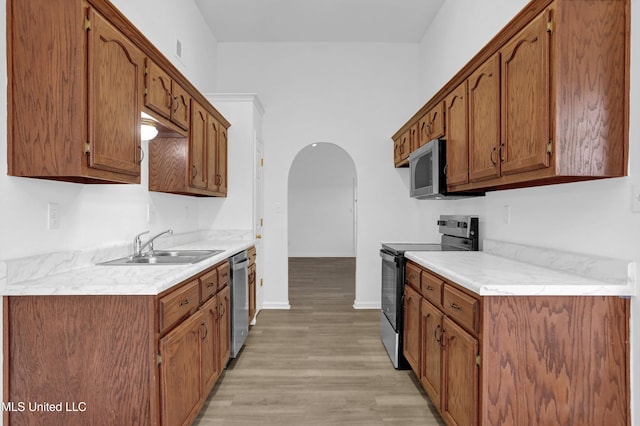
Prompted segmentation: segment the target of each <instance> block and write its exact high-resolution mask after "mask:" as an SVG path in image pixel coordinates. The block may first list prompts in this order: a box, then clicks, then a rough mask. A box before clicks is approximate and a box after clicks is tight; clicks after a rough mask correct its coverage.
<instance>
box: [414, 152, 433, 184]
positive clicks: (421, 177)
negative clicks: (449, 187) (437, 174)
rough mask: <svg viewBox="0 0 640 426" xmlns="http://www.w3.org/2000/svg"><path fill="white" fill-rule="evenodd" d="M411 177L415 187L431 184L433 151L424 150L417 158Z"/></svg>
mask: <svg viewBox="0 0 640 426" xmlns="http://www.w3.org/2000/svg"><path fill="white" fill-rule="evenodd" d="M413 178H414V182H415V187H416V189H419V188H430V187H432V186H433V151H429V152H426V153H425V154H424V155H422V156H421V157H420V158H418V160H417V162H416V166H415V169H414V176H413Z"/></svg>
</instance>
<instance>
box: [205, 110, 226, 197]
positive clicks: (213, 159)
mask: <svg viewBox="0 0 640 426" xmlns="http://www.w3.org/2000/svg"><path fill="white" fill-rule="evenodd" d="M207 120H208V121H207V165H208V169H207V175H208V178H207V189H208V190H210V191H213V192H218V181H219V179H218V167H217V165H218V145H219V143H218V140H219V138H220V127H222V126H221V125H220V123H218V121H217V120H216V119H215V118H214V117H212V116H211V115H209V116H208V118H207Z"/></svg>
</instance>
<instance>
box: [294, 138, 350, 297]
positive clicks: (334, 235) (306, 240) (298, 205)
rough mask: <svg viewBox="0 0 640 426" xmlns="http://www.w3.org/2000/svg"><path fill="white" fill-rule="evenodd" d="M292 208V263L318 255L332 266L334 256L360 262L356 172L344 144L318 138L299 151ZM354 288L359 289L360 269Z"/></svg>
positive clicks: (318, 258) (317, 258)
mask: <svg viewBox="0 0 640 426" xmlns="http://www.w3.org/2000/svg"><path fill="white" fill-rule="evenodd" d="M287 208H288V224H287V227H288V232H287V234H288V256H289V260H290V262H289V264H290V265H291V260H292V259H310V258H313V259H316V262H320V263H323V264H326V267H328V268H330V267H331V263H332V261H335V262H338V261H341V260H346V259H351V260H352V261H355V255H356V241H357V238H356V236H357V174H356V168H355V163H354V162H353V159H352V158H351V156H350V155H349V154H348V153H347V152H346V151H345V150H344V149H342V148H341V147H339V146H338V145H336V144H333V143H326V142H318V143H313V144H310V145H308V146H306V147H304V148H303V149H301V150H300V152H298V154H297V155H296V157H295V158H294V160H293V162H292V164H291V168H290V169H289V178H288V206H287ZM332 259H333V260H332ZM354 264H355V262H354ZM290 272H291V271H290ZM313 282H314V283H315V284H314V285H319V284H318V280H313ZM327 285H330V283H327ZM289 288H290V289H291V285H290V286H289ZM352 288H353V290H354V294H355V269H354V273H353V279H352ZM291 302H292V306H293V305H294V304H295V299H294V300H291Z"/></svg>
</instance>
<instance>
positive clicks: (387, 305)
mask: <svg viewBox="0 0 640 426" xmlns="http://www.w3.org/2000/svg"><path fill="white" fill-rule="evenodd" d="M399 273H400V272H399V270H398V268H397V267H396V263H395V262H390V261H388V260H384V259H383V260H382V311H383V312H384V314H385V315H386V316H387V318H388V319H389V322H390V323H391V325H392V326H393V328H394V330H396V331H397V330H398V326H397V324H396V321H397V318H396V316H397V312H398V306H399V305H398V304H399V303H400V301H399V300H398V274H399Z"/></svg>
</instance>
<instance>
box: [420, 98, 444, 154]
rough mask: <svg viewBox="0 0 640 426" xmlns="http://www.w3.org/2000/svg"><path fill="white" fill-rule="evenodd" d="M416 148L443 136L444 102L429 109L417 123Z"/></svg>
mask: <svg viewBox="0 0 640 426" xmlns="http://www.w3.org/2000/svg"><path fill="white" fill-rule="evenodd" d="M418 127H419V129H420V130H419V135H418V146H417V147H416V148H419V147H421V146H422V145H424V144H426V143H427V142H429V141H430V140H433V139H439V138H443V137H444V135H445V123H444V102H440V103H438V104H437V105H436V106H434V107H433V108H431V109H430V110H429V112H427V113H426V114H425V115H424V116H423V117H422V118H420V121H419V122H418Z"/></svg>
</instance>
